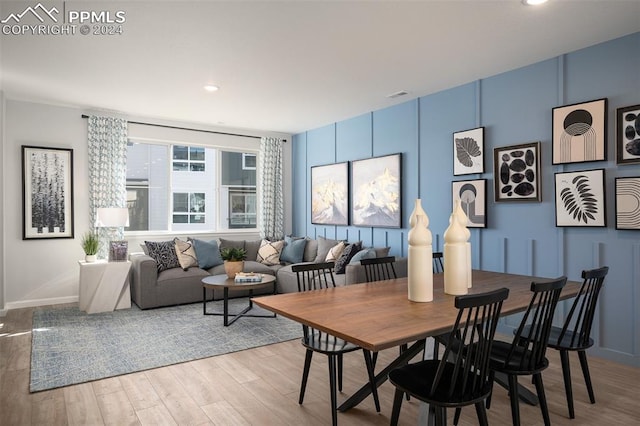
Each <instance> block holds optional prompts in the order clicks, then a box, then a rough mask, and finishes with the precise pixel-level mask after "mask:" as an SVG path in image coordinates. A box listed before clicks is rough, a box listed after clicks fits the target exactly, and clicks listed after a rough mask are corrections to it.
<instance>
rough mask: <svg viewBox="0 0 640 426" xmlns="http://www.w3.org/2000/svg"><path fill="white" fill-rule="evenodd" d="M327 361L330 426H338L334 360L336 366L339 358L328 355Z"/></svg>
mask: <svg viewBox="0 0 640 426" xmlns="http://www.w3.org/2000/svg"><path fill="white" fill-rule="evenodd" d="M327 358H328V359H329V389H330V390H331V424H332V425H333V426H337V425H338V396H337V395H336V358H338V360H337V361H338V364H339V362H340V361H339V359H340V356H335V355H328V356H327Z"/></svg>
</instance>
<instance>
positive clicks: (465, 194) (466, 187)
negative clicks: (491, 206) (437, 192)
mask: <svg viewBox="0 0 640 426" xmlns="http://www.w3.org/2000/svg"><path fill="white" fill-rule="evenodd" d="M451 190H452V201H453V203H452V206H453V205H455V201H456V200H460V206H462V210H464V213H465V214H466V215H467V228H486V227H487V216H486V215H487V213H486V212H487V180H486V179H476V180H461V181H456V182H451Z"/></svg>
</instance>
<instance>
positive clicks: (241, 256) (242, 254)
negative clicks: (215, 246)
mask: <svg viewBox="0 0 640 426" xmlns="http://www.w3.org/2000/svg"><path fill="white" fill-rule="evenodd" d="M220 256H221V257H222V260H227V261H230V262H239V261H241V260H245V259H246V257H247V251H246V250H245V249H243V248H240V247H227V248H223V249H222V250H220Z"/></svg>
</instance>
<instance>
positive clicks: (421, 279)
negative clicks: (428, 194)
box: [407, 214, 433, 302]
mask: <svg viewBox="0 0 640 426" xmlns="http://www.w3.org/2000/svg"><path fill="white" fill-rule="evenodd" d="M427 222H428V220H427V216H426V214H424V215H422V214H417V215H416V221H415V225H414V226H413V227H412V228H411V230H410V231H409V237H408V240H409V259H408V277H407V281H408V286H407V287H408V297H409V300H411V301H412V302H431V301H432V300H433V269H432V266H431V264H432V263H433V248H432V246H431V242H432V238H431V231H430V230H429V229H428V228H427V225H426V223H427Z"/></svg>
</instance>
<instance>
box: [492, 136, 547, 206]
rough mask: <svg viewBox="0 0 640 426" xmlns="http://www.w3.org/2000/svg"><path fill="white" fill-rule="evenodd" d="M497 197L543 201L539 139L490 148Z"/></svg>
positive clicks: (499, 198) (508, 199)
mask: <svg viewBox="0 0 640 426" xmlns="http://www.w3.org/2000/svg"><path fill="white" fill-rule="evenodd" d="M493 168H494V173H495V174H494V179H493V181H494V185H495V188H494V189H495V191H494V197H495V200H496V201H542V195H541V187H540V142H531V143H525V144H520V145H511V146H503V147H501V148H494V150H493Z"/></svg>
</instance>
